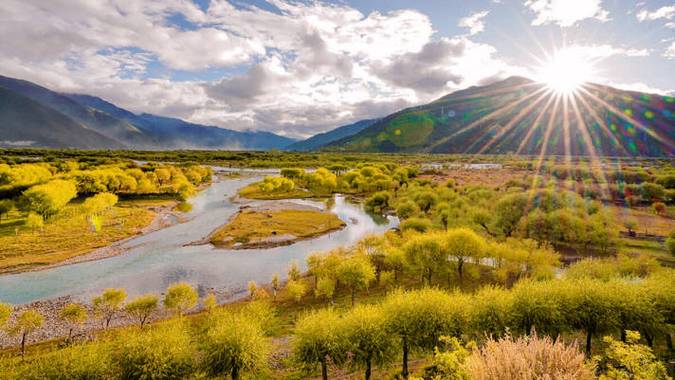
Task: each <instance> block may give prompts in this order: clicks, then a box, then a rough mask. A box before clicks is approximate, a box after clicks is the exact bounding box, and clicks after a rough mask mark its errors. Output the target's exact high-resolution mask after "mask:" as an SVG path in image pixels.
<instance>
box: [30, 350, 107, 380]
mask: <svg viewBox="0 0 675 380" xmlns="http://www.w3.org/2000/svg"><path fill="white" fill-rule="evenodd" d="M109 351H110V347H109V346H107V345H105V344H101V343H93V344H86V345H75V346H71V347H67V348H64V349H61V350H58V351H54V352H51V353H49V354H46V355H41V356H38V357H37V358H35V359H34V360H32V361H30V362H28V363H27V365H26V366H25V367H24V368H21V369H19V370H18V372H19V376H17V378H19V379H25V380H38V379H39V380H43V379H44V380H47V379H49V380H89V379H111V378H113V377H114V376H113V374H114V373H115V372H116V371H114V370H113V367H112V363H111V361H110V354H109Z"/></svg>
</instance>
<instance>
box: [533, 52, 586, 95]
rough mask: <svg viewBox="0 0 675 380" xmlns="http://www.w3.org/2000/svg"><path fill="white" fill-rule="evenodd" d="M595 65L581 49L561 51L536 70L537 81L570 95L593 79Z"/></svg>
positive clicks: (560, 92)
mask: <svg viewBox="0 0 675 380" xmlns="http://www.w3.org/2000/svg"><path fill="white" fill-rule="evenodd" d="M593 75H594V72H593V63H592V62H591V61H590V60H588V59H587V57H585V56H584V54H582V52H581V51H580V50H579V49H569V48H568V49H561V50H558V51H556V52H555V53H554V54H553V56H551V57H549V58H548V59H547V60H546V61H545V62H544V63H543V64H542V66H541V67H539V68H538V69H537V70H536V79H537V80H538V81H539V82H542V83H544V84H546V86H548V87H549V88H550V89H551V90H552V91H554V92H556V93H558V94H561V95H569V94H571V93H574V92H576V90H578V89H579V87H580V86H581V85H583V84H584V83H586V82H588V81H589V80H591V79H592V78H593Z"/></svg>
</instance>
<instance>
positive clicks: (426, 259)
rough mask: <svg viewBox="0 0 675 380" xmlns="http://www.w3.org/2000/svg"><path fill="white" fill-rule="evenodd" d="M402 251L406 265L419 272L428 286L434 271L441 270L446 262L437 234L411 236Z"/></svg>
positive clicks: (440, 239) (439, 237)
mask: <svg viewBox="0 0 675 380" xmlns="http://www.w3.org/2000/svg"><path fill="white" fill-rule="evenodd" d="M402 249H403V252H405V257H406V259H407V261H408V263H409V264H410V265H412V266H413V267H414V268H416V269H417V270H418V271H419V273H420V275H421V276H422V278H423V279H425V280H426V281H427V283H428V284H431V279H432V277H433V273H434V271H436V270H441V269H442V268H443V266H444V265H445V264H446V262H447V255H445V254H444V252H443V245H442V238H441V236H440V235H438V234H424V235H417V236H413V237H411V238H410V239H409V240H408V242H407V243H405V244H404V245H403V248H402Z"/></svg>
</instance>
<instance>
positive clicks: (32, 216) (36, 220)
mask: <svg viewBox="0 0 675 380" xmlns="http://www.w3.org/2000/svg"><path fill="white" fill-rule="evenodd" d="M44 225H45V221H44V219H43V218H42V216H40V215H38V214H36V213H34V212H29V213H28V216H26V227H28V228H30V230H31V232H32V233H35V230H37V229H42V228H43V227H44Z"/></svg>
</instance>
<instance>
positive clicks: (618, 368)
mask: <svg viewBox="0 0 675 380" xmlns="http://www.w3.org/2000/svg"><path fill="white" fill-rule="evenodd" d="M603 341H604V342H605V344H606V345H607V348H606V349H605V351H604V352H603V354H602V355H601V356H599V357H597V358H596V359H595V362H596V363H595V364H596V366H597V368H598V372H599V374H600V377H599V378H600V380H615V379H616V380H619V379H644V380H667V379H670V377H669V376H668V371H667V370H666V367H665V366H664V365H663V363H661V362H660V361H659V360H658V359H657V358H656V356H655V355H654V353H653V352H652V350H651V348H649V347H647V346H643V345H641V344H639V343H638V342H639V341H640V334H639V333H638V332H636V331H628V332H627V334H626V342H625V343H624V342H620V341H616V340H614V338H612V337H610V336H607V337H605V338H604V339H603Z"/></svg>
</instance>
